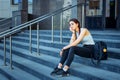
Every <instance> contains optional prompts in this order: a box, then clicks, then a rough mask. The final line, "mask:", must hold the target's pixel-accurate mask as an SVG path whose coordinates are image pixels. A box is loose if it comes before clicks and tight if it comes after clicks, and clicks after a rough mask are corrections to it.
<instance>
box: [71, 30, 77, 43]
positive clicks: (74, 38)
mask: <svg viewBox="0 0 120 80" xmlns="http://www.w3.org/2000/svg"><path fill="white" fill-rule="evenodd" d="M76 39H77V36H76V32H75V31H74V32H73V33H72V37H71V39H70V44H71V43H73V42H74V41H75V40H76Z"/></svg>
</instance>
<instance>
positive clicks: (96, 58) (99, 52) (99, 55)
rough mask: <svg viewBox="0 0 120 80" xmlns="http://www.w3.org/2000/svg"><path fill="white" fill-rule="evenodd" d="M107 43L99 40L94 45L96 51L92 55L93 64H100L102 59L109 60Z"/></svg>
mask: <svg viewBox="0 0 120 80" xmlns="http://www.w3.org/2000/svg"><path fill="white" fill-rule="evenodd" d="M107 58H108V54H107V44H106V43H105V42H103V41H98V42H96V43H95V46H94V53H92V55H91V60H92V63H93V64H96V65H97V64H99V63H100V61H101V60H107Z"/></svg>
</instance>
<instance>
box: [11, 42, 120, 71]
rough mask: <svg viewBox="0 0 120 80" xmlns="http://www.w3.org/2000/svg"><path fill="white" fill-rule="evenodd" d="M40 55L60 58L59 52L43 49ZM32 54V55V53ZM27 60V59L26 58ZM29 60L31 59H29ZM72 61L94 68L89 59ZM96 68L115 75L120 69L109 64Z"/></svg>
mask: <svg viewBox="0 0 120 80" xmlns="http://www.w3.org/2000/svg"><path fill="white" fill-rule="evenodd" d="M13 46H16V47H19V48H23V49H27V46H19V45H14V44H13ZM32 50H33V51H34V52H37V49H36V48H32ZM16 53H19V52H16ZM40 53H43V54H47V55H50V56H54V57H57V58H60V56H59V52H53V51H49V50H43V49H40ZM32 54H33V53H32ZM19 55H22V54H19ZM28 58H29V57H28ZM30 59H31V58H30ZM74 61H75V62H78V63H82V64H85V65H88V66H92V67H96V66H94V65H93V64H92V62H91V60H90V59H87V58H85V59H80V57H79V56H76V57H75V58H74ZM98 68H102V69H104V70H110V71H113V72H117V73H120V67H119V66H116V65H109V64H103V63H102V64H100V66H98Z"/></svg>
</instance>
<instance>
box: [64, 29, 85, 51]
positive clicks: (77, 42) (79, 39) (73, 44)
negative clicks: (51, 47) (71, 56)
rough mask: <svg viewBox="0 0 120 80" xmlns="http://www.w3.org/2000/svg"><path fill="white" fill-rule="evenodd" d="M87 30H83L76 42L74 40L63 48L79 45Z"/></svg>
mask: <svg viewBox="0 0 120 80" xmlns="http://www.w3.org/2000/svg"><path fill="white" fill-rule="evenodd" d="M86 32H87V29H83V31H82V32H81V34H80V35H79V36H78V38H77V39H76V40H75V41H74V42H72V43H71V44H69V45H67V46H65V47H63V49H68V48H70V47H72V46H76V45H78V44H79V43H80V42H81V41H82V39H83V38H84V36H85V34H86Z"/></svg>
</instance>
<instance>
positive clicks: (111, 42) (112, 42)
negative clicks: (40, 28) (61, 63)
mask: <svg viewBox="0 0 120 80" xmlns="http://www.w3.org/2000/svg"><path fill="white" fill-rule="evenodd" d="M19 36H20V37H29V34H28V33H22V34H20V35H19ZM97 36H99V35H97ZM32 38H37V35H36V34H32ZM93 38H94V40H95V41H104V42H106V43H107V46H109V47H112V48H120V41H119V40H120V36H118V37H117V38H116V37H115V38H112V36H109V38H107V37H105V38H104V37H102V36H99V38H98V37H94V36H93ZM40 39H44V40H52V38H51V35H50V34H41V35H40ZM53 39H54V41H60V36H59V35H55V36H54V38H53ZM69 40H70V36H62V42H69Z"/></svg>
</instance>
